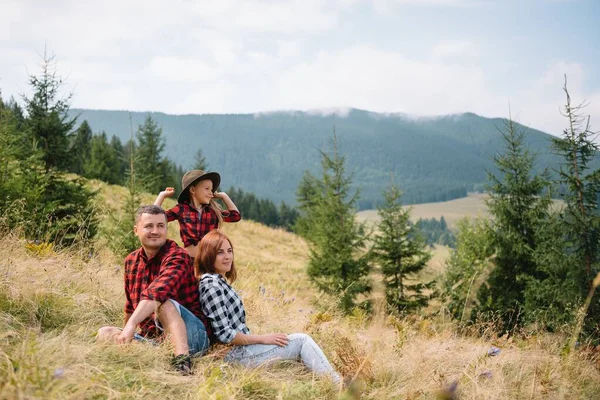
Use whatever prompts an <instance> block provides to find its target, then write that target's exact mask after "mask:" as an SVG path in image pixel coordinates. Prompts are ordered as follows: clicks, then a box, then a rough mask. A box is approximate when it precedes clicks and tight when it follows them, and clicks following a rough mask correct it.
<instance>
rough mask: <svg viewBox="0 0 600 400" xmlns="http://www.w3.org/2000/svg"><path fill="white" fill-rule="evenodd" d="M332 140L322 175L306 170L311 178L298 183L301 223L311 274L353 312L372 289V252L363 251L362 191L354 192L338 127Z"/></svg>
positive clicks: (323, 161) (343, 307)
mask: <svg viewBox="0 0 600 400" xmlns="http://www.w3.org/2000/svg"><path fill="white" fill-rule="evenodd" d="M330 143H331V146H332V153H331V154H327V153H326V152H324V151H321V167H322V174H321V179H316V178H314V177H312V176H311V175H305V176H309V178H307V179H304V180H303V181H302V182H301V184H300V186H299V188H298V202H299V203H300V207H301V209H302V210H303V212H304V215H302V216H301V217H300V219H301V220H303V222H301V223H300V224H301V226H303V229H305V231H304V232H303V234H304V237H305V238H306V240H307V241H308V243H309V246H310V254H309V256H310V261H309V265H308V275H309V276H310V278H311V279H312V280H313V281H314V282H315V283H316V284H317V286H318V287H319V288H320V289H322V290H323V291H325V292H326V293H329V294H332V295H335V296H338V297H339V304H340V306H341V308H342V309H343V310H344V311H346V312H349V311H351V310H352V308H353V307H354V306H355V301H356V298H357V296H358V295H361V294H366V293H368V292H369V291H370V290H371V285H370V282H369V277H368V275H369V271H370V267H369V259H370V254H369V253H368V252H366V251H365V240H366V237H365V234H364V230H363V226H362V225H361V224H359V223H358V222H357V221H356V219H355V216H356V212H355V208H354V206H355V203H356V200H357V198H358V192H356V193H354V194H352V195H351V194H350V185H351V183H352V177H351V176H350V175H347V174H346V170H345V168H346V166H345V164H346V158H345V156H341V155H340V154H339V152H338V145H337V137H336V135H335V132H334V135H333V138H332V139H331V141H330ZM307 194H313V195H314V197H308V196H307ZM361 305H362V306H363V307H368V306H369V303H368V302H363V303H362V304H361Z"/></svg>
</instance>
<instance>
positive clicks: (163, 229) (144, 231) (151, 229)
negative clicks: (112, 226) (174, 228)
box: [133, 214, 167, 251]
mask: <svg viewBox="0 0 600 400" xmlns="http://www.w3.org/2000/svg"><path fill="white" fill-rule="evenodd" d="M133 232H134V233H135V235H136V236H137V237H138V238H139V239H140V242H142V247H143V248H144V249H145V250H150V251H156V250H158V249H160V248H161V247H162V246H163V245H164V244H165V242H166V241H167V218H166V216H165V215H164V214H156V215H153V214H142V215H141V216H140V219H139V220H138V222H137V223H136V224H135V226H134V227H133Z"/></svg>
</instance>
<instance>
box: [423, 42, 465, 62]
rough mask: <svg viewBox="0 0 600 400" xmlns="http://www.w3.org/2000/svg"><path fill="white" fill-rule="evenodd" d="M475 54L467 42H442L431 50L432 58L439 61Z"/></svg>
mask: <svg viewBox="0 0 600 400" xmlns="http://www.w3.org/2000/svg"><path fill="white" fill-rule="evenodd" d="M474 54H475V48H474V46H473V44H472V43H471V42H470V41H467V40H444V41H442V42H439V43H438V44H436V45H435V46H434V48H433V50H432V56H433V58H436V59H441V58H445V57H451V56H458V55H460V56H470V55H474Z"/></svg>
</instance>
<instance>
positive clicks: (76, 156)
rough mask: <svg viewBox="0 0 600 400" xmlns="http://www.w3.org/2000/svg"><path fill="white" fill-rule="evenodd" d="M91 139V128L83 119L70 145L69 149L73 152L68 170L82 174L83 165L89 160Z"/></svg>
mask: <svg viewBox="0 0 600 400" xmlns="http://www.w3.org/2000/svg"><path fill="white" fill-rule="evenodd" d="M91 141H92V128H91V127H90V125H89V124H88V122H87V121H83V122H82V123H81V125H79V128H77V131H76V132H75V137H74V138H73V144H72V145H71V151H72V154H73V164H72V165H71V166H70V168H69V171H71V172H74V173H76V174H78V175H81V176H83V175H84V166H85V165H86V164H87V163H88V162H89V160H90V153H91V148H92V145H91Z"/></svg>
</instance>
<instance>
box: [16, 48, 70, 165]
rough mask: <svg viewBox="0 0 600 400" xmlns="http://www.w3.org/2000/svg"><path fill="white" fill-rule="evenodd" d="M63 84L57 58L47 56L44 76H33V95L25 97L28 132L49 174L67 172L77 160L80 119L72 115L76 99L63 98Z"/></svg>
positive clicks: (31, 82)
mask: <svg viewBox="0 0 600 400" xmlns="http://www.w3.org/2000/svg"><path fill="white" fill-rule="evenodd" d="M62 83H63V81H62V79H61V78H60V77H59V76H58V75H57V71H56V62H55V61H54V57H48V56H46V54H44V58H43V63H42V72H41V74H40V75H39V76H36V75H30V76H29V85H30V86H31V88H32V91H33V95H32V96H31V97H26V96H24V97H23V100H24V101H25V109H26V111H27V119H26V127H27V132H28V134H29V135H31V137H32V139H33V140H35V141H36V142H37V143H38V144H39V147H40V149H41V151H42V153H43V157H42V158H43V161H44V166H45V169H46V170H50V169H51V168H58V169H62V170H66V169H67V168H69V166H70V165H71V162H72V159H73V157H72V153H71V151H70V146H69V145H70V141H71V136H72V130H73V127H74V126H75V122H76V118H73V117H70V116H69V114H68V111H69V107H70V106H69V102H70V100H71V97H72V95H71V94H69V95H67V96H66V97H65V98H59V91H60V87H61V86H62Z"/></svg>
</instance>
